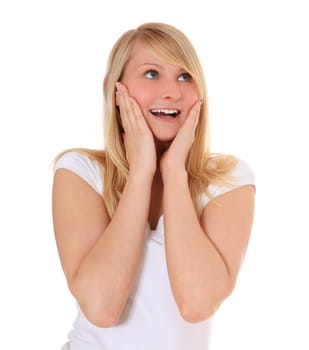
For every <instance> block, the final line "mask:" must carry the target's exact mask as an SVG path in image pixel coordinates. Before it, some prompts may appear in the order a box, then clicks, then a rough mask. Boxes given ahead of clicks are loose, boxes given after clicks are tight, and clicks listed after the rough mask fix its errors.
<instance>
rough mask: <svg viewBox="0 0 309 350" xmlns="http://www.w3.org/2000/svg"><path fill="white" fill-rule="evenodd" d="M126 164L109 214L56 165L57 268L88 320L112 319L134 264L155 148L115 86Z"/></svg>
mask: <svg viewBox="0 0 309 350" xmlns="http://www.w3.org/2000/svg"><path fill="white" fill-rule="evenodd" d="M117 101H118V104H119V108H120V112H121V120H122V124H123V126H124V130H125V134H124V135H123V137H124V143H125V149H126V157H127V159H128V162H129V165H130V169H129V176H128V179H127V183H126V185H125V188H124V191H123V193H122V195H121V199H120V201H119V204H118V207H117V209H116V211H115V214H114V215H113V217H112V219H111V221H110V220H109V217H108V214H107V211H106V208H105V205H104V203H103V200H102V198H101V197H100V196H99V195H98V194H97V193H96V192H95V191H94V190H93V189H92V188H91V187H90V186H89V185H88V184H86V183H85V182H84V181H83V180H81V179H80V178H79V177H78V176H76V175H75V174H73V173H71V172H70V171H67V170H63V169H61V170H58V171H57V172H56V174H55V180H54V187H53V216H54V226H55V234H56V240H57V244H58V249H59V254H60V258H61V261H62V265H63V269H64V272H65V275H66V278H67V280H68V285H69V287H70V290H71V291H72V294H73V295H74V296H75V298H76V299H77V301H78V303H79V305H80V306H81V308H82V310H83V312H84V313H85V315H86V316H87V318H88V319H89V320H90V321H91V322H92V323H94V324H96V325H98V326H102V327H109V326H112V325H114V324H116V323H117V322H118V321H119V319H120V316H121V313H122V311H123V309H124V306H125V304H126V302H127V299H128V297H129V295H130V291H131V289H132V286H133V283H134V280H135V277H136V273H137V270H138V267H139V262H140V259H141V254H142V250H143V246H144V238H145V231H146V225H147V222H148V214H149V205H150V198H151V187H152V181H153V176H154V173H155V170H156V151H155V146H154V140H153V136H152V133H151V132H150V130H149V128H148V126H147V124H146V122H145V120H144V117H143V115H142V112H141V110H140V109H139V106H138V105H137V103H136V102H135V101H134V100H133V99H131V98H130V97H129V96H128V93H127V91H126V89H125V88H124V87H123V86H122V85H119V86H118V95H117Z"/></svg>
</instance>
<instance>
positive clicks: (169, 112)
mask: <svg viewBox="0 0 309 350" xmlns="http://www.w3.org/2000/svg"><path fill="white" fill-rule="evenodd" d="M150 113H151V114H153V115H154V116H155V117H160V118H176V117H177V116H178V115H179V114H180V110H179V109H164V108H154V109H151V110H150Z"/></svg>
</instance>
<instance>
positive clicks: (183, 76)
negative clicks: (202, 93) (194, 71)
mask: <svg viewBox="0 0 309 350" xmlns="http://www.w3.org/2000/svg"><path fill="white" fill-rule="evenodd" d="M178 80H180V81H190V80H191V75H190V74H189V73H182V74H181V75H180V76H179V78H178Z"/></svg>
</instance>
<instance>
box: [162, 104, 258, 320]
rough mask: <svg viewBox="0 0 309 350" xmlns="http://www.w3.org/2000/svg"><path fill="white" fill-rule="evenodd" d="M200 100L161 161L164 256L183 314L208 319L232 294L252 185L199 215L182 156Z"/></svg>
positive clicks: (249, 222) (190, 138)
mask: <svg viewBox="0 0 309 350" xmlns="http://www.w3.org/2000/svg"><path fill="white" fill-rule="evenodd" d="M198 106H199V103H198V102H197V103H196V104H195V105H194V106H193V107H192V109H191V111H190V113H189V115H188V117H187V118H186V120H185V122H184V124H183V126H182V127H181V129H180V130H179V131H178V133H177V136H176V137H175V139H174V141H173V142H172V144H171V145H170V147H169V149H168V150H167V151H166V153H165V154H163V157H162V159H161V160H160V168H161V173H162V179H163V188H164V190H163V213H164V227H165V243H166V259H167V268H168V273H169V278H170V283H171V288H172V291H173V294H174V297H175V300H176V303H177V305H178V308H179V310H180V313H181V315H182V317H183V318H184V319H185V320H187V321H189V322H199V321H202V320H205V319H207V318H209V317H210V316H211V315H212V314H213V313H214V312H215V311H216V309H217V308H218V306H219V305H220V303H221V302H222V301H223V300H224V299H225V298H226V297H227V296H228V295H229V294H230V293H231V291H232V290H233V287H234V285H235V283H236V279H237V275H238V271H239V268H240V264H241V261H242V259H243V257H244V254H245V251H246V248H247V245H248V241H249V236H250V231H251V226H252V221H253V207H254V188H253V186H242V187H239V188H237V189H234V190H232V191H230V192H228V193H225V194H223V195H221V196H219V197H217V198H216V202H217V201H219V203H220V206H217V205H216V204H215V203H214V202H213V201H212V202H210V203H208V204H207V206H206V208H205V209H204V212H203V214H202V217H201V220H199V219H198V217H197V214H196V212H195V209H194V206H193V202H192V199H191V196H190V192H189V187H188V179H187V172H186V170H185V160H186V156H187V154H188V151H189V149H190V147H191V145H192V143H193V140H194V131H195V128H196V125H197V120H198V116H199V107H198Z"/></svg>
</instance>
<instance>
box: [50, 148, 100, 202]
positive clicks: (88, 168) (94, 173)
mask: <svg viewBox="0 0 309 350" xmlns="http://www.w3.org/2000/svg"><path fill="white" fill-rule="evenodd" d="M58 169H67V170H70V171H72V172H73V173H75V174H76V175H78V176H80V177H81V178H82V179H83V180H84V181H86V182H87V183H88V184H89V185H90V186H91V187H92V188H93V189H94V190H95V191H96V192H97V193H98V194H99V195H100V196H102V195H103V166H102V165H101V164H100V163H99V162H98V161H96V160H94V159H91V158H90V157H89V156H87V155H85V154H83V153H79V152H67V153H65V154H64V155H63V156H61V157H60V158H59V159H58V160H57V161H56V162H55V164H54V168H53V170H54V173H55V172H56V171H57V170H58Z"/></svg>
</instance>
